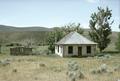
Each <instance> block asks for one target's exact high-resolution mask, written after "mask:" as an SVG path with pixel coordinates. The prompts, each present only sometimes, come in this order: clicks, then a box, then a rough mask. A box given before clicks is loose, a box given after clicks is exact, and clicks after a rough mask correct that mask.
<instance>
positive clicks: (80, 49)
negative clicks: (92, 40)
mask: <svg viewBox="0 0 120 81" xmlns="http://www.w3.org/2000/svg"><path fill="white" fill-rule="evenodd" d="M78 56H82V47H78Z"/></svg>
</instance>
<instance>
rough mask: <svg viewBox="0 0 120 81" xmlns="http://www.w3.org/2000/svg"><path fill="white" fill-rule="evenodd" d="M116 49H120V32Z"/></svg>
mask: <svg viewBox="0 0 120 81" xmlns="http://www.w3.org/2000/svg"><path fill="white" fill-rule="evenodd" d="M119 29H120V24H119ZM116 49H117V50H118V51H120V32H119V33H118V40H117V42H116Z"/></svg>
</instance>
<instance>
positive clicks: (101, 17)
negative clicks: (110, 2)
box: [89, 7, 113, 52]
mask: <svg viewBox="0 0 120 81" xmlns="http://www.w3.org/2000/svg"><path fill="white" fill-rule="evenodd" d="M111 11H112V10H109V8H108V7H106V9H103V8H101V7H98V12H95V13H92V15H91V19H90V21H89V26H90V29H91V31H90V32H89V35H90V37H91V39H92V40H93V41H94V42H97V43H98V48H99V50H100V52H102V50H104V49H105V48H106V47H107V46H108V44H109V43H110V41H111V40H110V34H111V33H112V31H111V25H112V23H113V21H111V20H110V19H111V17H112V13H111Z"/></svg>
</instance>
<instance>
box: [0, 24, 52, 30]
mask: <svg viewBox="0 0 120 81" xmlns="http://www.w3.org/2000/svg"><path fill="white" fill-rule="evenodd" d="M51 30H52V28H46V27H39V26H31V27H14V26H6V25H0V31H51Z"/></svg>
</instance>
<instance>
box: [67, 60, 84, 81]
mask: <svg viewBox="0 0 120 81" xmlns="http://www.w3.org/2000/svg"><path fill="white" fill-rule="evenodd" d="M67 76H68V78H69V79H70V81H76V80H77V79H82V78H84V74H83V73H82V71H81V68H80V67H79V65H78V64H77V62H75V61H69V63H68V71H67Z"/></svg>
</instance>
